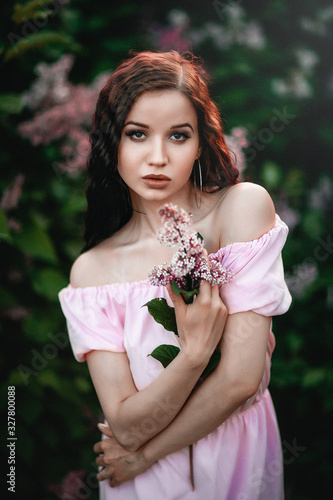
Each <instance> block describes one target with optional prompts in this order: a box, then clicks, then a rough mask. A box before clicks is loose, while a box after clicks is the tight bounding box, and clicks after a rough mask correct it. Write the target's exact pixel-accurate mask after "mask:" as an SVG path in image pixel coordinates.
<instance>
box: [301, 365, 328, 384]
mask: <svg viewBox="0 0 333 500" xmlns="http://www.w3.org/2000/svg"><path fill="white" fill-rule="evenodd" d="M325 379H326V371H325V369H324V368H312V369H310V370H307V372H306V373H305V375H304V376H303V380H302V386H303V387H304V388H305V389H308V388H309V387H318V386H320V385H322V384H323V382H324V381H325Z"/></svg>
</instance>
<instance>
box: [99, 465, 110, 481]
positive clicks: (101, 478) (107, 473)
mask: <svg viewBox="0 0 333 500" xmlns="http://www.w3.org/2000/svg"><path fill="white" fill-rule="evenodd" d="M110 476H112V471H111V467H109V466H105V467H104V469H102V470H101V471H99V472H98V474H97V476H96V477H97V479H98V481H105V479H110Z"/></svg>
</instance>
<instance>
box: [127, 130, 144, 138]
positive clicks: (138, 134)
mask: <svg viewBox="0 0 333 500" xmlns="http://www.w3.org/2000/svg"><path fill="white" fill-rule="evenodd" d="M125 134H126V135H127V136H128V137H132V138H133V139H134V140H140V139H143V138H144V137H145V135H146V134H145V133H144V132H142V130H130V131H129V132H125Z"/></svg>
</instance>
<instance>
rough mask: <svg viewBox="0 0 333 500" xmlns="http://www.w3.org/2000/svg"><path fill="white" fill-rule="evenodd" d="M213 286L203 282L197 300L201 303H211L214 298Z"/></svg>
mask: <svg viewBox="0 0 333 500" xmlns="http://www.w3.org/2000/svg"><path fill="white" fill-rule="evenodd" d="M212 288H213V287H212V286H211V284H210V283H208V281H201V283H200V288H199V293H198V297H197V299H196V300H199V301H200V302H205V301H210V300H211V298H212Z"/></svg>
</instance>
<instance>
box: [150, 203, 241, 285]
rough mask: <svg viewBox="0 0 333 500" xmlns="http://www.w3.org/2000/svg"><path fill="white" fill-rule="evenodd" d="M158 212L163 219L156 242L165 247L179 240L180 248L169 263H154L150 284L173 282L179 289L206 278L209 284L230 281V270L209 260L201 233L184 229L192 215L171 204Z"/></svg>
mask: <svg viewBox="0 0 333 500" xmlns="http://www.w3.org/2000/svg"><path fill="white" fill-rule="evenodd" d="M159 215H160V216H161V219H162V222H163V227H162V228H161V229H160V231H159V233H158V239H159V241H160V242H161V243H164V244H165V245H167V246H174V245H175V244H176V243H178V244H179V247H178V250H177V252H176V253H175V254H174V256H173V257H172V260H171V262H170V264H166V263H164V264H160V265H158V266H155V267H154V268H153V269H152V271H151V272H150V273H149V280H150V282H151V283H152V284H153V285H156V286H159V285H164V286H165V285H168V284H169V283H171V282H172V281H174V282H175V283H176V284H177V285H178V286H179V288H181V289H185V290H192V289H194V288H196V287H197V286H198V285H199V283H200V281H201V280H205V281H208V283H210V284H211V285H212V286H214V285H219V286H222V285H225V284H226V283H229V281H230V280H231V279H232V277H233V275H232V272H231V271H228V270H226V269H225V268H224V267H223V266H222V265H221V263H220V262H218V261H215V260H214V259H213V258H212V257H209V260H208V259H207V257H206V256H205V249H204V246H203V241H202V238H201V237H200V235H198V233H196V232H195V231H192V232H190V233H189V232H188V231H187V228H188V226H189V225H190V223H191V218H192V216H191V214H188V213H187V212H186V211H185V210H184V209H182V208H181V209H179V208H178V207H177V206H176V205H173V204H171V203H170V204H167V205H165V206H164V207H163V208H161V209H160V210H159Z"/></svg>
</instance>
